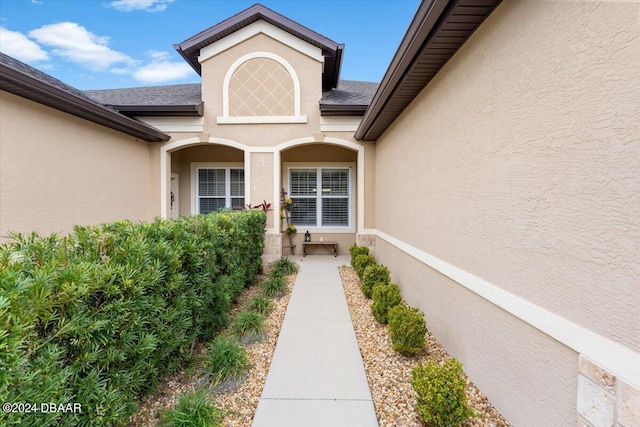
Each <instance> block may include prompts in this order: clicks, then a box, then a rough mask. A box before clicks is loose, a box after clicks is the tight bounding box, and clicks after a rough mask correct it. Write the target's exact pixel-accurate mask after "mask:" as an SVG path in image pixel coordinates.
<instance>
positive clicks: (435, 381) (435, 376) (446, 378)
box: [411, 359, 474, 427]
mask: <svg viewBox="0 0 640 427" xmlns="http://www.w3.org/2000/svg"><path fill="white" fill-rule="evenodd" d="M411 378H412V379H411V385H412V386H413V389H414V390H415V392H416V395H417V403H418V404H417V411H418V416H419V417H420V419H421V420H422V421H424V422H425V423H427V424H428V425H430V426H435V427H449V426H451V427H455V426H460V425H462V423H463V422H464V421H465V420H467V419H468V418H469V417H472V416H474V412H473V411H472V410H471V409H470V408H469V406H468V404H467V396H466V394H465V386H466V381H465V378H464V373H463V371H462V365H460V362H458V361H457V360H456V359H449V360H447V361H446V362H444V363H443V364H438V362H437V361H435V360H429V361H428V362H427V363H426V365H423V364H419V365H418V366H416V367H414V368H413V369H412V370H411Z"/></svg>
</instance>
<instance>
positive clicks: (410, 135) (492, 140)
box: [376, 0, 640, 426]
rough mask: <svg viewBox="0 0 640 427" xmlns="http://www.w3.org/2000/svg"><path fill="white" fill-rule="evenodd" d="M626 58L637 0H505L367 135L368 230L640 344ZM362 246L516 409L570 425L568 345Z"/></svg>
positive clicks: (638, 247)
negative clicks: (390, 118) (372, 150)
mask: <svg viewBox="0 0 640 427" xmlns="http://www.w3.org/2000/svg"><path fill="white" fill-rule="evenodd" d="M638 64H640V9H639V8H638V5H637V4H636V3H611V2H569V1H567V2H561V1H555V2H540V1H524V0H519V1H505V2H503V3H502V4H501V5H500V6H499V7H498V8H497V10H496V11H495V12H494V13H493V14H492V15H491V16H490V17H489V19H488V20H487V21H486V23H485V24H483V25H482V26H481V27H480V29H479V30H478V31H477V32H476V33H475V34H474V35H473V36H472V37H471V39H470V40H469V41H468V42H467V44H465V46H463V48H462V49H461V50H460V51H459V52H458V53H457V54H456V55H455V57H454V58H453V59H452V60H451V61H450V62H449V63H448V64H447V65H446V66H445V67H444V69H443V70H442V71H441V72H440V74H439V75H438V76H437V77H436V78H435V79H434V80H433V81H432V82H431V84H430V85H429V86H428V87H427V88H426V89H425V90H424V91H423V92H422V93H421V94H420V95H419V96H418V98H417V99H416V100H415V101H414V102H413V103H412V105H411V106H410V107H409V108H408V109H407V110H406V111H405V112H404V113H403V115H402V116H401V117H400V118H399V119H397V120H396V122H395V123H394V124H393V126H392V127H391V128H390V129H389V130H388V131H387V132H386V133H385V134H384V135H383V136H382V137H381V138H380V139H379V140H378V143H377V146H376V228H377V229H379V230H380V231H382V232H384V233H387V234H389V235H391V236H393V237H395V238H397V239H400V240H401V241H403V242H406V243H408V244H409V245H412V246H414V247H416V248H418V249H420V250H422V251H424V252H426V253H428V254H431V255H433V256H435V257H437V258H439V259H442V260H444V261H446V262H448V263H450V264H453V265H454V266H456V267H458V268H460V269H462V270H465V271H467V272H469V273H471V274H473V275H475V276H477V277H479V278H481V279H483V280H486V281H488V282H489V283H491V284H494V285H497V286H499V287H500V288H502V289H505V290H507V291H508V292H510V293H512V294H514V295H516V296H519V297H522V298H524V299H526V300H527V301H529V302H532V303H533V304H535V305H537V306H539V307H542V308H544V309H546V310H549V311H550V312H552V313H555V314H558V315H560V316H562V317H563V318H565V319H568V320H569V321H571V322H574V323H576V324H578V325H580V326H583V327H585V328H588V329H591V330H592V331H594V332H596V333H597V334H600V335H602V336H604V337H607V338H610V339H612V340H615V341H617V342H620V343H622V344H623V345H625V346H627V347H628V348H630V349H632V350H634V351H636V352H638V351H640V310H638V307H639V306H640V281H639V280H640V279H639V278H640V263H638V260H639V259H640V220H639V219H640V144H639V142H640V122H639V121H638V117H640V67H638ZM407 206H408V207H409V208H406V207H407ZM400 213H401V217H402V220H399V218H400V217H399V216H398V215H399V214H400ZM376 245H377V246H376V251H377V255H378V257H379V259H380V261H381V262H383V263H386V264H388V265H389V266H390V268H391V270H392V272H393V277H394V279H395V280H398V282H400V285H401V287H402V289H403V292H404V295H405V297H406V298H407V300H408V301H409V302H411V303H412V304H415V305H418V306H420V307H421V308H422V309H423V310H424V311H425V313H426V318H427V322H428V324H429V325H430V327H431V328H432V330H434V331H435V332H436V335H437V337H438V338H439V339H440V340H441V342H443V344H444V345H445V347H446V348H447V350H449V351H450V353H451V354H452V355H453V356H456V357H458V358H460V359H461V361H462V362H463V364H464V365H465V368H466V370H467V372H468V373H469V374H470V376H471V379H472V380H473V381H474V382H476V383H477V384H478V385H479V386H480V388H481V389H482V390H483V391H485V392H486V393H487V394H488V395H489V397H490V398H491V400H492V401H493V403H494V404H495V405H496V406H497V407H498V408H499V410H500V411H502V412H503V413H504V414H505V415H506V416H507V418H509V419H510V420H511V421H512V422H513V423H514V425H519V426H540V425H549V426H552V425H553V426H556V425H573V424H574V423H575V411H576V410H575V408H576V401H575V400H576V386H577V355H576V354H574V353H573V352H572V351H571V350H569V349H567V348H564V349H563V348H562V346H561V345H560V344H558V342H557V341H555V340H553V339H551V338H549V337H545V336H544V335H541V334H539V333H536V331H532V330H531V328H530V327H529V326H527V325H526V324H524V323H523V322H521V321H519V320H518V319H516V318H515V317H512V316H510V315H508V314H505V313H504V312H503V311H502V310H501V309H499V308H498V307H496V306H493V305H491V304H488V303H487V302H486V301H484V300H483V299H482V298H480V297H479V296H477V295H474V294H471V293H470V292H468V291H465V290H462V289H461V288H460V287H459V286H457V285H456V283H455V282H452V281H451V280H449V279H446V278H445V277H444V276H442V275H440V274H437V273H434V272H433V270H431V269H429V268H428V267H425V266H423V265H422V266H421V265H415V262H414V261H412V260H411V259H410V258H409V256H408V255H406V254H404V253H401V252H400V251H397V250H395V249H392V248H391V247H389V245H387V244H385V243H384V241H382V240H381V239H378V242H377V243H376ZM573 365H575V366H573ZM572 366H573V372H572V373H571V374H570V373H569V371H568V370H569V369H570V368H572Z"/></svg>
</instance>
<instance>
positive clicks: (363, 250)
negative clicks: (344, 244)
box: [349, 245, 369, 266]
mask: <svg viewBox="0 0 640 427" xmlns="http://www.w3.org/2000/svg"><path fill="white" fill-rule="evenodd" d="M349 253H350V254H351V265H352V266H354V261H355V260H356V257H357V256H358V255H369V248H367V247H366V246H357V245H353V246H351V247H350V248H349Z"/></svg>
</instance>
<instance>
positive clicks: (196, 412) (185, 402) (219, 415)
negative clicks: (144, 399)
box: [159, 390, 224, 427]
mask: <svg viewBox="0 0 640 427" xmlns="http://www.w3.org/2000/svg"><path fill="white" fill-rule="evenodd" d="M223 418H224V412H223V411H222V409H220V408H217V407H215V406H214V405H213V404H212V403H210V402H209V401H208V400H207V393H206V392H205V391H204V390H200V391H194V392H190V393H184V394H182V395H181V396H180V399H179V400H178V403H177V404H176V405H175V406H174V407H173V408H171V409H169V410H166V411H165V412H164V413H163V414H162V417H161V419H160V423H159V426H160V427H218V426H221V425H222V420H223Z"/></svg>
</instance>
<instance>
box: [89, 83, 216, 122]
mask: <svg viewBox="0 0 640 427" xmlns="http://www.w3.org/2000/svg"><path fill="white" fill-rule="evenodd" d="M201 86H202V85H201V84H200V83H191V84H180V85H168V86H146V87H132V88H125V89H104V90H85V91H84V93H85V94H86V95H87V96H89V97H90V98H92V99H94V100H95V101H97V102H99V103H100V104H103V105H107V106H109V107H111V108H113V109H115V110H118V111H119V112H120V113H122V114H125V115H127V116H134V115H135V116H143V115H152V116H202V114H203V102H202V95H201V92H202V88H201Z"/></svg>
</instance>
